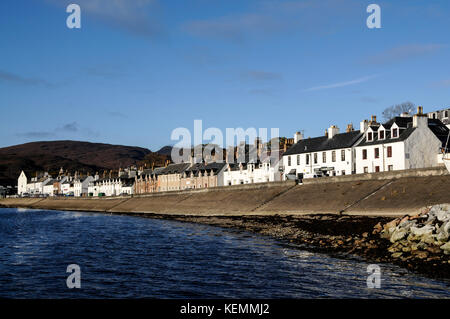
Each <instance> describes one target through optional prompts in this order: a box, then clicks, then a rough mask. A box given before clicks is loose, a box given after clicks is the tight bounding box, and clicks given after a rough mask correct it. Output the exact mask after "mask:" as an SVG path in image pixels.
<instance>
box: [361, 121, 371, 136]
mask: <svg viewBox="0 0 450 319" xmlns="http://www.w3.org/2000/svg"><path fill="white" fill-rule="evenodd" d="M368 128H369V123H368V122H367V120H364V121H362V122H361V123H360V124H359V131H360V132H361V133H364V132H365V131H367V129H368Z"/></svg>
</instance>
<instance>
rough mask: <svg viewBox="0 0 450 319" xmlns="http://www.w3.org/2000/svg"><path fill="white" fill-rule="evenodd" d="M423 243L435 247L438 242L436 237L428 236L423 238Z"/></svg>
mask: <svg viewBox="0 0 450 319" xmlns="http://www.w3.org/2000/svg"><path fill="white" fill-rule="evenodd" d="M421 241H422V242H423V243H426V244H429V245H434V243H435V241H436V240H435V238H434V236H433V235H432V234H426V235H423V236H422V239H421Z"/></svg>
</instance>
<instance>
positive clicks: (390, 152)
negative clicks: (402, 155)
mask: <svg viewBox="0 0 450 319" xmlns="http://www.w3.org/2000/svg"><path fill="white" fill-rule="evenodd" d="M387 157H392V146H388V147H387Z"/></svg>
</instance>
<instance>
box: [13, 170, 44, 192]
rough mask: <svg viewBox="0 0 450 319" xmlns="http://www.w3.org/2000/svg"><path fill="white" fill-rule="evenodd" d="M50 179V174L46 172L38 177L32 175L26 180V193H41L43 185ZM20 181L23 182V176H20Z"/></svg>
mask: <svg viewBox="0 0 450 319" xmlns="http://www.w3.org/2000/svg"><path fill="white" fill-rule="evenodd" d="M19 178H20V176H19ZM51 179H52V177H51V176H50V175H48V173H47V172H46V173H44V174H43V175H40V176H38V177H33V178H32V179H31V180H30V181H29V182H27V186H26V193H28V194H29V195H31V196H39V195H43V193H44V192H43V189H44V185H46V184H47V182H48V181H49V180H51ZM22 183H23V178H22Z"/></svg>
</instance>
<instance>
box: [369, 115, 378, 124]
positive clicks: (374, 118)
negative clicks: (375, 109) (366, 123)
mask: <svg viewBox="0 0 450 319" xmlns="http://www.w3.org/2000/svg"><path fill="white" fill-rule="evenodd" d="M372 123H373V124H375V123H377V116H376V115H372V116H371V118H370V124H372Z"/></svg>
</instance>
